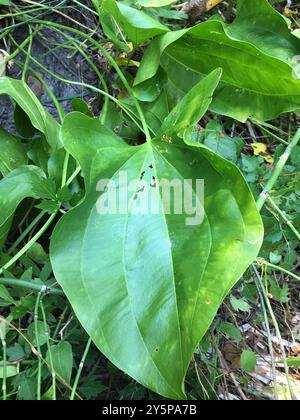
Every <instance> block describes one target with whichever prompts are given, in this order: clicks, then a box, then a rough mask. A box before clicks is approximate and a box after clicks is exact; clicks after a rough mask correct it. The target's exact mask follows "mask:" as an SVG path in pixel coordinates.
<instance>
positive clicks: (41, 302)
mask: <svg viewBox="0 0 300 420" xmlns="http://www.w3.org/2000/svg"><path fill="white" fill-rule="evenodd" d="M40 306H41V311H42V316H43V323H44V328H45V335H46V340H47V349H48V355H49V362H50V369H51V376H52V388H53V389H52V392H53V394H52V399H53V401H56V373H55V369H54V364H53V357H52V352H51V345H50V330H49V327H48V325H47V318H46V313H45V309H44V305H43V301H42V299H41V300H40Z"/></svg>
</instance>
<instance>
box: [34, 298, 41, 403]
mask: <svg viewBox="0 0 300 420" xmlns="http://www.w3.org/2000/svg"><path fill="white" fill-rule="evenodd" d="M41 296H42V293H41V292H40V291H39V293H38V295H37V298H36V301H35V307H34V331H35V341H36V349H37V351H38V354H39V357H38V373H37V400H38V401H40V400H41V396H42V394H41V389H42V359H41V346H40V339H39V324H38V319H39V306H40V300H41Z"/></svg>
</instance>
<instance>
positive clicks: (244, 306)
mask: <svg viewBox="0 0 300 420" xmlns="http://www.w3.org/2000/svg"><path fill="white" fill-rule="evenodd" d="M230 303H231V306H232V307H233V309H234V310H235V311H241V312H249V311H250V310H251V306H250V305H249V303H247V302H246V301H245V299H237V298H236V297H235V296H231V297H230Z"/></svg>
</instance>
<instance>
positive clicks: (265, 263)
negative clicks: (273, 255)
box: [256, 258, 300, 281]
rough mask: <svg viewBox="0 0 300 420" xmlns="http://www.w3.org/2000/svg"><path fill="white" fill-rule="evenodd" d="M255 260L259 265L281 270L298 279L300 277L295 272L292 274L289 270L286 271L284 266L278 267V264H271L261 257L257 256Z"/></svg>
mask: <svg viewBox="0 0 300 420" xmlns="http://www.w3.org/2000/svg"><path fill="white" fill-rule="evenodd" d="M256 261H257V264H258V265H260V266H261V265H265V266H266V267H269V268H271V269H272V270H274V271H281V272H282V273H285V274H287V275H288V276H290V277H293V278H294V279H296V280H298V281H300V277H299V276H297V274H294V273H292V272H291V271H288V270H286V269H285V268H282V267H280V266H279V265H274V264H271V263H269V262H268V261H266V260H264V259H263V258H258V259H257V260H256Z"/></svg>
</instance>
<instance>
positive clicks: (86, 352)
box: [70, 338, 92, 401]
mask: <svg viewBox="0 0 300 420" xmlns="http://www.w3.org/2000/svg"><path fill="white" fill-rule="evenodd" d="M91 344H92V339H91V338H89V339H88V342H87V343H86V347H85V350H84V353H83V356H82V359H81V362H80V364H79V368H78V371H77V374H76V378H75V381H74V385H73V388H72V393H71V397H70V400H71V401H73V400H74V398H75V395H76V390H77V387H78V384H79V380H80V376H81V373H82V369H83V367H84V363H85V360H86V358H87V355H88V352H89V350H90V347H91Z"/></svg>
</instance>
